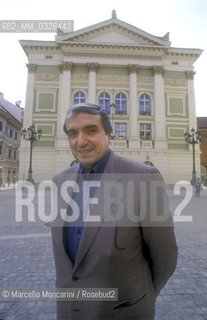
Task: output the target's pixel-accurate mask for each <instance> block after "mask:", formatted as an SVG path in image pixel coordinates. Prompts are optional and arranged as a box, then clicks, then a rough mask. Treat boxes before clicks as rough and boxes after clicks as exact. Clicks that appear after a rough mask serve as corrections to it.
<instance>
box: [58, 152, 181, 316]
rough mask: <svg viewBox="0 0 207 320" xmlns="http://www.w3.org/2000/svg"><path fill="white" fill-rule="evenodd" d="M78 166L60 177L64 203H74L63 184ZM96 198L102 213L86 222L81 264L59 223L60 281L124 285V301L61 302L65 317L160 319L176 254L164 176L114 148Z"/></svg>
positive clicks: (82, 285) (85, 285)
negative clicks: (158, 309)
mask: <svg viewBox="0 0 207 320" xmlns="http://www.w3.org/2000/svg"><path fill="white" fill-rule="evenodd" d="M77 170H78V167H77V166H74V167H72V168H69V169H67V170H65V171H63V172H62V173H60V174H58V175H56V176H55V177H54V182H55V183H56V185H57V187H58V191H59V192H58V194H59V198H58V207H59V209H64V208H65V209H66V208H67V206H68V204H67V203H66V202H65V201H63V199H62V197H61V194H60V189H61V185H62V183H63V182H64V181H67V180H75V179H76V177H77ZM113 184H115V185H113ZM104 185H105V187H104ZM104 188H105V189H104ZM105 194H107V195H105ZM94 197H95V198H97V199H98V203H97V204H92V205H90V208H91V210H90V212H91V215H93V214H94V215H95V216H97V215H98V216H100V217H101V218H100V221H99V222H96V223H95V224H94V225H93V223H92V224H91V223H87V222H86V225H85V227H84V230H83V233H82V237H81V241H80V245H79V249H78V254H77V259H76V263H75V266H74V267H73V265H72V263H71V261H70V259H69V257H68V255H67V254H66V252H65V246H64V237H63V227H62V226H61V223H60V224H59V223H58V226H54V227H52V240H53V249H54V258H55V265H56V275H57V288H118V300H117V301H112V300H110V301H57V316H58V319H59V320H61V319H88V320H89V319H90V320H98V319H128V320H129V319H140V320H145V319H153V318H154V308H155V299H156V296H157V295H158V294H159V292H160V290H161V289H162V288H163V287H164V285H165V284H166V282H167V280H168V279H169V277H170V276H171V275H172V273H173V272H174V270H175V267H176V261H177V245H176V241H175V236H174V229H173V223H172V218H171V214H170V210H169V206H168V202H167V197H166V193H165V190H164V191H163V180H162V177H161V176H160V174H159V172H158V170H157V169H155V168H153V167H150V166H147V165H144V164H141V163H139V162H137V161H133V160H129V159H127V158H123V157H120V156H118V155H116V154H114V153H113V152H111V155H110V157H109V160H108V162H107V165H106V167H105V171H104V175H103V178H102V181H101V185H100V187H98V188H97V192H96V193H95V195H94ZM113 197H114V198H113ZM117 197H118V201H117V200H116V201H115V202H116V203H115V204H114V203H112V202H113V200H111V199H117ZM109 220H111V221H109Z"/></svg>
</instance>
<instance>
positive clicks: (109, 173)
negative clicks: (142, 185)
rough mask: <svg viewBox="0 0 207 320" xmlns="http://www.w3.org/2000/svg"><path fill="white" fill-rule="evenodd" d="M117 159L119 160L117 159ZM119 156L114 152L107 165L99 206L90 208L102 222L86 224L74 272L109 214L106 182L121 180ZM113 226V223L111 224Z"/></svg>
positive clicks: (98, 194) (98, 191) (98, 197)
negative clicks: (105, 188) (105, 205)
mask: <svg viewBox="0 0 207 320" xmlns="http://www.w3.org/2000/svg"><path fill="white" fill-rule="evenodd" d="M116 158H117V159H116ZM117 160H118V156H116V155H115V154H114V153H113V152H111V155H110V157H109V160H108V162H107V164H106V167H105V170H104V173H103V175H102V178H101V185H100V187H98V188H97V190H96V192H95V195H94V197H95V198H97V199H98V204H93V205H91V206H90V208H91V211H92V212H93V214H94V215H95V216H99V217H100V220H99V221H98V222H94V223H93V224H92V223H91V222H85V224H84V229H83V233H82V236H81V240H80V244H79V248H78V253H77V257H76V263H75V266H74V272H75V270H77V268H78V266H79V265H80V263H81V261H82V260H83V259H84V257H85V256H86V255H87V253H88V251H89V250H90V247H91V246H92V245H93V242H94V240H95V238H96V235H97V233H98V231H99V229H100V227H101V226H103V224H104V223H105V222H104V215H105V214H107V212H104V203H103V202H104V197H103V194H104V181H113V182H116V181H119V180H121V174H120V173H117V172H119V161H117ZM110 226H111V223H110Z"/></svg>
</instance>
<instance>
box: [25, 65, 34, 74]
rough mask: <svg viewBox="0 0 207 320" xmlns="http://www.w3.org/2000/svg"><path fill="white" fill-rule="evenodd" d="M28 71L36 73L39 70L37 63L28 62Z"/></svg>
mask: <svg viewBox="0 0 207 320" xmlns="http://www.w3.org/2000/svg"><path fill="white" fill-rule="evenodd" d="M26 66H27V69H28V72H33V73H35V72H36V70H37V64H32V63H28V64H26Z"/></svg>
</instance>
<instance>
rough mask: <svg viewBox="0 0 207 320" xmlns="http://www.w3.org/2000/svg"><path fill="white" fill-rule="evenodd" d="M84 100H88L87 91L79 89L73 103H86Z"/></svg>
mask: <svg viewBox="0 0 207 320" xmlns="http://www.w3.org/2000/svg"><path fill="white" fill-rule="evenodd" d="M84 102H86V96H85V93H84V92H82V91H77V92H76V93H75V94H74V97H73V103H74V104H76V103H84Z"/></svg>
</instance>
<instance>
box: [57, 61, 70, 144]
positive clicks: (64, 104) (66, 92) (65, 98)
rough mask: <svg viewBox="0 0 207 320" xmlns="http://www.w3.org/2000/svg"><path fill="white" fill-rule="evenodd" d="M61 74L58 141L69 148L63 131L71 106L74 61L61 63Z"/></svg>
mask: <svg viewBox="0 0 207 320" xmlns="http://www.w3.org/2000/svg"><path fill="white" fill-rule="evenodd" d="M59 70H60V72H61V74H60V95H59V101H58V123H57V130H58V131H57V143H56V146H57V147H58V148H65V147H66V148H68V141H67V140H66V139H65V134H64V132H63V123H64V120H65V116H66V110H67V109H68V108H69V107H70V106H71V101H70V100H71V70H72V63H71V62H64V63H62V64H61V65H59Z"/></svg>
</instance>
